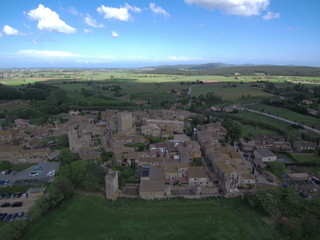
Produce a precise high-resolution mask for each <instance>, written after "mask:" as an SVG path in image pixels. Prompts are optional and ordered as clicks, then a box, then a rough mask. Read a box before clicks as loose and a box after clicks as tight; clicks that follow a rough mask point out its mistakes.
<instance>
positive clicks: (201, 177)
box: [188, 167, 209, 186]
mask: <svg viewBox="0 0 320 240" xmlns="http://www.w3.org/2000/svg"><path fill="white" fill-rule="evenodd" d="M188 179H189V186H207V185H208V183H209V181H208V176H207V174H206V172H205V171H204V170H203V168H202V167H189V168H188Z"/></svg>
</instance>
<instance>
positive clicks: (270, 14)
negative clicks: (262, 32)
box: [262, 11, 281, 20]
mask: <svg viewBox="0 0 320 240" xmlns="http://www.w3.org/2000/svg"><path fill="white" fill-rule="evenodd" d="M280 17H281V15H280V13H274V12H270V11H268V12H267V13H266V15H264V16H262V19H263V20H272V19H277V18H280Z"/></svg>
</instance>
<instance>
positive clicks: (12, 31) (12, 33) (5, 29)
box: [2, 25, 20, 36]
mask: <svg viewBox="0 0 320 240" xmlns="http://www.w3.org/2000/svg"><path fill="white" fill-rule="evenodd" d="M2 32H3V33H4V34H5V35H9V36H16V35H20V32H19V31H18V30H17V29H15V28H13V27H10V26H9V25H4V26H3V29H2Z"/></svg>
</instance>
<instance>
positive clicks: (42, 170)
mask: <svg viewBox="0 0 320 240" xmlns="http://www.w3.org/2000/svg"><path fill="white" fill-rule="evenodd" d="M35 166H37V168H38V170H37V169H35ZM35 166H32V167H30V168H27V169H25V170H23V171H21V172H11V173H10V174H1V175H0V181H7V182H8V185H6V186H13V185H18V183H22V184H23V182H30V183H37V182H48V183H50V182H52V181H53V179H54V176H48V173H49V172H50V171H52V170H55V172H57V171H58V169H59V167H60V163H59V162H47V161H41V162H39V163H38V164H36V165H35ZM31 172H38V173H39V174H38V175H37V176H36V175H33V176H30V173H31ZM49 175H50V174H49Z"/></svg>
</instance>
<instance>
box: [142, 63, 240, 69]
mask: <svg viewBox="0 0 320 240" xmlns="http://www.w3.org/2000/svg"><path fill="white" fill-rule="evenodd" d="M232 66H236V65H233V64H226V63H206V64H179V65H162V66H153V67H146V69H150V70H162V69H182V70H188V69H191V70H192V69H194V70H197V69H211V68H223V67H232Z"/></svg>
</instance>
